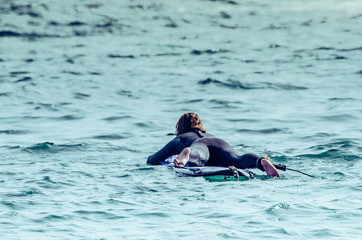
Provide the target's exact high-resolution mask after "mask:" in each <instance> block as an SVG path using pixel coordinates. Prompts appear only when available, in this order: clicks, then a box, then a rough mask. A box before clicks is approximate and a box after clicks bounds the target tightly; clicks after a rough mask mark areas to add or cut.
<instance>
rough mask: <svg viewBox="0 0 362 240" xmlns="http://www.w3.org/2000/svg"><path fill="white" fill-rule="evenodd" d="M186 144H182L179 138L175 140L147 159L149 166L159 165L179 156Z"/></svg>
mask: <svg viewBox="0 0 362 240" xmlns="http://www.w3.org/2000/svg"><path fill="white" fill-rule="evenodd" d="M185 147H186V146H185V144H184V143H182V142H181V140H180V138H179V137H176V138H174V139H173V140H171V142H169V143H167V144H166V146H164V147H163V148H162V149H161V150H159V151H158V152H156V153H155V154H153V155H151V156H149V157H148V159H147V163H148V164H152V165H159V164H160V162H162V161H165V159H166V158H168V157H170V156H172V155H175V154H179V153H180V152H181V151H182V150H183V149H184V148H185Z"/></svg>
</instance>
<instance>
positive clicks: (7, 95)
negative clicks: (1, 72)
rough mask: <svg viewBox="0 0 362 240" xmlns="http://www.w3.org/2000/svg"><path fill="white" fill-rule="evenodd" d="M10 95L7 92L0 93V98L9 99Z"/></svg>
mask: <svg viewBox="0 0 362 240" xmlns="http://www.w3.org/2000/svg"><path fill="white" fill-rule="evenodd" d="M0 83H1V82H0ZM10 95H11V93H9V92H0V97H9V96H10Z"/></svg>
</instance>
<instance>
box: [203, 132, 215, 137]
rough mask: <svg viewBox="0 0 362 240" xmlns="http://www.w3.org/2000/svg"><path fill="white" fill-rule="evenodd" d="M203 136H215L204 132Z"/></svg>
mask: <svg viewBox="0 0 362 240" xmlns="http://www.w3.org/2000/svg"><path fill="white" fill-rule="evenodd" d="M204 137H210V138H214V137H215V136H214V135H212V134H210V133H204Z"/></svg>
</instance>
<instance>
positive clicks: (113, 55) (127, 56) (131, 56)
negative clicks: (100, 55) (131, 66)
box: [107, 54, 136, 58]
mask: <svg viewBox="0 0 362 240" xmlns="http://www.w3.org/2000/svg"><path fill="white" fill-rule="evenodd" d="M107 57H109V58H136V57H135V56H134V55H119V54H108V55H107Z"/></svg>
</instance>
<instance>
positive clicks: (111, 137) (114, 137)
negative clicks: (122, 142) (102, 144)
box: [93, 134, 126, 140]
mask: <svg viewBox="0 0 362 240" xmlns="http://www.w3.org/2000/svg"><path fill="white" fill-rule="evenodd" d="M93 138H94V139H100V140H119V139H125V138H126V137H124V136H121V135H118V134H109V135H98V136H94V137H93Z"/></svg>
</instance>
